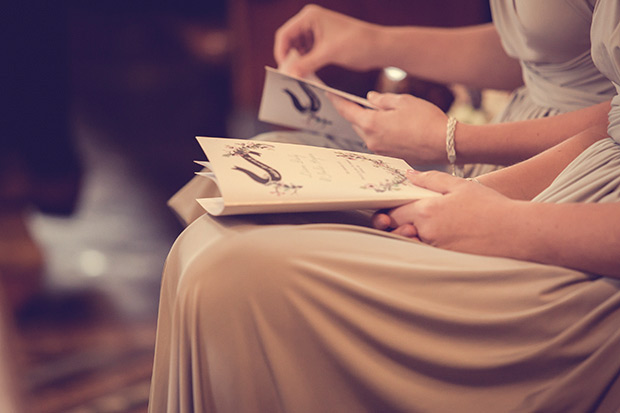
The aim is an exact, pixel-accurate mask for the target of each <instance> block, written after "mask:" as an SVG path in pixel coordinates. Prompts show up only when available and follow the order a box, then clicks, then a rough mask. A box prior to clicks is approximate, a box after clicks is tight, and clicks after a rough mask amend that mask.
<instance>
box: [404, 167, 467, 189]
mask: <svg viewBox="0 0 620 413" xmlns="http://www.w3.org/2000/svg"><path fill="white" fill-rule="evenodd" d="M407 178H408V179H409V181H411V183H412V184H414V185H417V186H420V187H422V188H426V189H430V190H431V191H435V192H439V193H440V194H447V193H449V192H452V191H453V190H454V188H455V187H456V186H458V185H460V184H462V183H463V182H466V181H465V180H464V179H463V178H457V177H456V176H452V175H450V174H448V173H445V172H439V171H429V172H418V171H414V170H409V171H407Z"/></svg>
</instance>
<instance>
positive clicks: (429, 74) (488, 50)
mask: <svg viewBox="0 0 620 413" xmlns="http://www.w3.org/2000/svg"><path fill="white" fill-rule="evenodd" d="M375 39H376V42H377V44H376V45H374V49H375V50H376V53H377V54H376V56H377V57H376V58H377V61H378V62H379V63H380V65H381V67H386V66H396V67H399V68H401V69H403V70H405V71H406V72H408V73H409V74H411V75H413V76H417V77H420V78H424V79H427V80H432V81H435V82H439V83H459V84H463V85H467V86H471V87H476V88H481V89H502V90H512V89H514V88H516V87H518V86H520V85H521V84H522V83H523V79H522V77H521V66H520V64H519V61H518V60H516V59H513V58H512V57H510V56H508V55H507V54H506V52H505V51H504V48H503V46H502V44H501V41H500V38H499V35H498V33H497V30H496V29H495V25H494V24H493V23H488V24H483V25H479V26H469V27H460V28H431V27H385V28H383V29H382V31H381V33H379V35H377V36H376V37H375ZM389 45H396V47H394V46H392V48H390V47H389Z"/></svg>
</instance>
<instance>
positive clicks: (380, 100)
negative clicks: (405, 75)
mask: <svg viewBox="0 0 620 413" xmlns="http://www.w3.org/2000/svg"><path fill="white" fill-rule="evenodd" d="M399 96H400V95H397V94H395V93H379V92H375V91H371V92H368V94H367V96H366V98H367V99H368V101H369V102H370V103H372V104H373V105H375V106H377V107H378V108H379V109H384V110H390V109H396V107H397V103H398V100H399V98H398V97H399Z"/></svg>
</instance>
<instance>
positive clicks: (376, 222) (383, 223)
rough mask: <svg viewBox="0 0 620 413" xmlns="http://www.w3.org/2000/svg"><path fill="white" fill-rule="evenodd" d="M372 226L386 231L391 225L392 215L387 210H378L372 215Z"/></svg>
mask: <svg viewBox="0 0 620 413" xmlns="http://www.w3.org/2000/svg"><path fill="white" fill-rule="evenodd" d="M371 222H372V226H373V228H376V229H379V230H382V231H385V230H388V229H390V225H391V223H392V220H391V219H390V216H389V215H388V214H387V212H386V211H383V210H382V211H377V212H376V213H375V214H374V215H373V216H372V221H371Z"/></svg>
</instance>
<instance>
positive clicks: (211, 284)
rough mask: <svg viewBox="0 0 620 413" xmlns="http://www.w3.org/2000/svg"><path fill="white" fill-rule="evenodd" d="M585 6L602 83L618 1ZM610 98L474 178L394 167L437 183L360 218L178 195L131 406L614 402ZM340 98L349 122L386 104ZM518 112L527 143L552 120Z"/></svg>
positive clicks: (619, 143) (597, 406) (616, 245)
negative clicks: (424, 196) (148, 345)
mask: <svg viewBox="0 0 620 413" xmlns="http://www.w3.org/2000/svg"><path fill="white" fill-rule="evenodd" d="M496 3H497V4H499V3H500V2H499V1H498V2H496ZM505 3H506V4H509V3H510V4H520V3H519V2H516V3H514V2H505ZM502 4H503V3H502ZM539 4H540V3H539ZM591 19H592V22H591V28H592V37H591V41H592V56H593V59H594V62H595V64H596V67H597V68H598V69H599V70H600V72H601V73H602V74H604V75H605V76H606V77H607V78H608V79H609V80H610V81H611V82H612V83H613V86H615V88H616V89H620V37H619V36H620V23H619V22H620V4H618V2H617V1H614V0H598V2H597V3H596V6H595V8H594V12H593V15H592V17H591ZM383 96H385V95H383ZM378 98H382V97H381V96H378ZM390 98H392V97H390ZM393 98H394V99H399V98H397V97H393ZM619 103H620V96H615V97H614V98H613V100H612V105H611V108H610V110H609V116H608V119H609V125H607V119H605V120H602V121H601V120H600V119H598V116H593V117H592V118H591V119H589V120H588V121H587V122H586V123H588V124H587V125H584V124H583V123H580V122H584V121H583V118H584V117H585V116H583V113H585V112H583V111H573V112H571V113H567V114H565V115H562V118H563V119H564V121H563V123H562V124H561V125H560V128H562V129H563V127H564V126H567V125H568V124H571V125H572V126H571V127H572V128H575V129H580V130H572V132H571V133H572V134H573V136H572V137H570V138H568V139H566V137H565V136H561V138H562V139H559V140H561V141H563V142H562V143H560V144H558V145H556V146H551V145H550V146H551V147H550V148H549V149H548V150H546V151H544V152H542V153H540V154H539V155H536V156H534V157H533V158H531V159H529V160H527V161H524V162H521V163H518V164H515V165H513V166H511V167H508V168H505V169H503V170H500V171H497V172H494V173H491V174H488V175H485V176H482V177H480V178H479V182H480V183H481V184H482V185H480V184H479V183H476V182H471V181H467V180H463V179H460V178H457V177H453V176H450V175H448V174H443V173H440V172H429V173H415V172H412V173H411V174H410V175H411V176H410V179H411V180H412V181H413V182H415V183H416V184H418V185H421V186H425V187H428V188H430V189H434V190H436V191H439V192H441V193H443V194H444V196H442V197H438V198H434V199H432V200H425V201H418V202H413V203H410V204H408V205H405V206H403V207H399V208H396V209H394V210H391V211H382V212H381V213H378V214H376V215H375V216H374V217H373V220H372V223H373V225H374V227H375V228H372V227H371V226H370V225H369V226H364V225H360V223H362V224H363V223H364V222H368V221H367V220H366V218H367V217H366V216H365V215H364V214H362V213H357V212H351V213H340V214H313V215H310V214H308V215H288V216H275V215H274V216H265V217H224V218H212V217H209V216H206V215H202V216H200V217H197V215H198V214H197V213H196V211H195V210H194V209H192V207H188V208H186V209H185V210H184V211H182V213H183V214H186V215H185V216H186V218H187V219H188V221H192V222H191V224H190V225H189V226H188V228H187V229H186V230H185V231H184V232H183V233H182V234H181V235H180V236H179V238H178V240H177V242H176V243H175V245H174V246H173V248H172V250H171V252H170V255H169V257H168V260H167V263H166V268H165V271H164V278H163V284H162V293H161V302H160V313H159V322H158V323H159V324H158V335H157V345H156V354H155V363H154V372H153V381H152V389H151V401H150V411H152V412H161V411H171V412H172V411H175V412H177V411H181V412H183V411H213V412H216V411H221V412H251V411H257V412H264V411H269V412H278V411H286V412H317V411H356V412H357V411H360V412H364V411H377V412H385V411H429V412H435V411H437V412H439V411H460V412H469V411H476V412H478V411H494V412H498V411H528V412H530V411H545V412H547V411H549V412H551V411H558V412H559V411H579V412H584V411H600V412H607V411H617V410H618V408H619V407H620V358H618V357H617V354H618V351H620V332H619V331H618V325H620V254H618V251H620V106H619V105H618V104H619ZM339 107H340V109H341V110H342V112H343V113H344V114H346V115H347V116H349V117H350V119H351V120H352V121H353V122H354V123H356V124H358V125H360V126H362V128H361V129H360V130H361V131H362V135H371V134H369V133H367V131H368V130H372V128H368V125H373V122H371V121H369V120H368V119H369V118H371V117H378V116H379V115H382V116H385V117H386V118H387V117H388V115H390V110H388V109H386V110H385V113H382V112H381V111H379V112H378V113H377V112H369V111H360V110H357V109H358V108H352V107H350V106H346V105H339ZM595 109H596V110H600V107H596V106H595ZM608 109H609V105H608ZM592 110H594V109H592ZM422 120H427V119H422ZM444 120H445V119H444ZM543 121H544V122H547V121H549V122H551V121H552V120H551V119H545V120H543ZM374 122H377V120H376V119H375V120H374ZM395 125H396V126H399V125H398V124H395ZM529 125H530V126H528V128H529V129H527V128H526V129H524V132H523V133H522V134H523V139H524V140H526V141H527V140H528V139H531V140H532V141H535V140H536V139H538V136H543V139H544V136H546V135H547V133H550V134H552V135H553V134H554V133H555V132H554V131H548V130H547V129H546V126H545V125H548V124H547V123H544V124H542V125H543V126H540V125H541V123H530V124H529ZM536 125H539V126H540V129H537V128H535V127H534V126H536ZM578 125H580V126H579V128H578V127H577V126H578ZM500 126H501V125H497V127H500ZM443 127H444V128H445V123H444V124H443ZM402 128H403V130H405V126H403V127H402ZM384 129H385V128H377V130H378V131H382V130H384ZM465 129H466V128H461V131H463V130H465ZM569 129H570V128H567V129H566V130H564V129H563V133H567V132H566V131H567V130H569ZM437 133H439V132H437ZM443 133H445V132H443ZM431 135H432V134H431ZM560 135H561V134H558V135H557V136H556V137H560ZM394 136H395V135H394V134H392V133H386V135H385V139H390V138H391V137H394ZM460 136H464V135H458V128H457V136H456V138H457V151H458V142H459V138H460ZM502 140H503V139H502ZM394 142H397V140H395V141H394ZM369 146H370V145H369ZM408 148H409V146H408V145H407V146H405V147H404V150H405V151H406V150H408ZM371 149H372V148H371ZM412 152H413V151H412ZM408 153H409V152H408ZM444 156H445V152H444ZM192 188H193V190H196V189H199V190H201V191H209V190H210V189H211V188H209V187H206V186H205V187H201V188H197V187H196V186H194V187H192ZM188 194H189V193H186V196H189V195H188ZM202 195H204V193H200V194H199V193H196V192H194V193H193V197H194V198H195V197H198V196H202ZM177 201H181V198H178V199H177ZM304 221H306V222H310V223H308V224H301V223H302V222H304ZM312 222H317V223H312ZM353 224H357V225H353ZM385 229H389V230H391V231H385Z"/></svg>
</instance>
